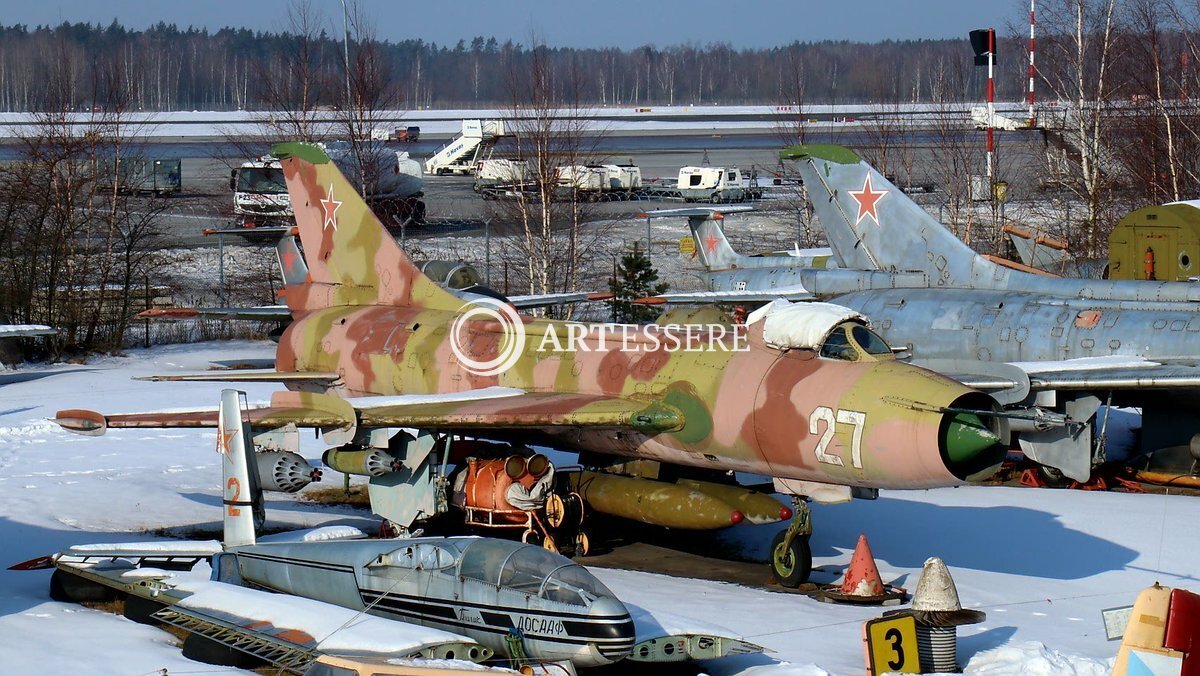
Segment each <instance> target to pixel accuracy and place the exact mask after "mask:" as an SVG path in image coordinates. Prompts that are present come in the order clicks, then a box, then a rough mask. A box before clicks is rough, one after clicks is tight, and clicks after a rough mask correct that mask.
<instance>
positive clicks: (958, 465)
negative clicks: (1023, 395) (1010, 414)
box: [938, 392, 1008, 481]
mask: <svg viewBox="0 0 1200 676" xmlns="http://www.w3.org/2000/svg"><path fill="white" fill-rule="evenodd" d="M996 408H997V405H996V402H995V400H993V399H992V398H991V397H989V396H988V395H986V394H983V393H981V392H970V393H967V394H964V395H962V396H961V397H959V398H957V399H955V400H954V401H953V402H952V403H951V404H950V406H949V407H948V409H949V410H947V411H946V412H945V413H944V414H943V415H942V423H941V426H940V428H939V429H938V446H939V448H940V450H941V454H942V462H944V463H945V464H946V469H948V470H949V471H950V473H951V474H953V475H954V476H956V477H958V478H959V479H962V480H963V481H972V480H974V479H976V478H982V477H985V476H989V475H991V474H992V473H993V472H995V471H996V468H998V467H999V466H1000V463H1002V462H1004V457H1005V456H1006V455H1007V454H1008V449H1006V448H1005V447H1004V444H1002V443H1000V440H1001V438H1002V437H1003V436H1004V430H1003V426H1004V421H1002V420H1001V419H1000V418H999V417H996V416H992V415H989V412H991V411H994V410H996ZM984 418H987V419H988V420H989V421H990V422H984Z"/></svg>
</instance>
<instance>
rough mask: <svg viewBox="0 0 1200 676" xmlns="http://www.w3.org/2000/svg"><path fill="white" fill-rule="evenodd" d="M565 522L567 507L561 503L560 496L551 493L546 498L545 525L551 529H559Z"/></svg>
mask: <svg viewBox="0 0 1200 676" xmlns="http://www.w3.org/2000/svg"><path fill="white" fill-rule="evenodd" d="M566 520H567V506H566V504H565V503H564V502H563V499H562V496H561V495H559V494H558V493H551V494H550V495H547V496H546V525H548V526H550V527H551V528H560V527H562V525H563V522H565V521H566Z"/></svg>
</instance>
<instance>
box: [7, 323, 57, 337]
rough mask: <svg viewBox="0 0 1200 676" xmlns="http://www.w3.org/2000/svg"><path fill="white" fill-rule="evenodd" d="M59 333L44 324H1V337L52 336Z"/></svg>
mask: <svg viewBox="0 0 1200 676" xmlns="http://www.w3.org/2000/svg"><path fill="white" fill-rule="evenodd" d="M56 333H58V331H55V330H54V329H52V328H50V327H49V326H43V325H42V324H0V338H16V337H18V336H52V335H54V334H56Z"/></svg>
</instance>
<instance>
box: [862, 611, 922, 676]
mask: <svg viewBox="0 0 1200 676" xmlns="http://www.w3.org/2000/svg"><path fill="white" fill-rule="evenodd" d="M863 640H864V641H865V642H866V644H867V673H869V674H871V676H876V675H877V674H887V673H897V672H899V673H902V674H919V673H921V659H920V657H919V655H918V654H917V621H916V620H914V619H913V617H912V615H900V616H896V617H880V618H878V619H874V620H868V621H866V622H864V623H863Z"/></svg>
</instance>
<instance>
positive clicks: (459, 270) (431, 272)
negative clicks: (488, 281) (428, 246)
mask: <svg viewBox="0 0 1200 676" xmlns="http://www.w3.org/2000/svg"><path fill="white" fill-rule="evenodd" d="M421 272H422V273H424V274H425V276H426V277H428V278H430V279H432V280H433V281H435V282H437V283H438V284H440V285H442V286H444V287H447V288H450V289H466V288H470V287H473V286H479V285H481V284H483V277H482V276H481V275H480V274H479V271H478V270H476V269H475V268H473V267H471V266H470V265H467V264H466V263H464V262H462V261H447V260H436V259H435V260H430V261H425V263H424V264H423V265H421Z"/></svg>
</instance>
